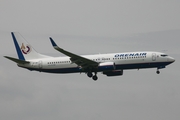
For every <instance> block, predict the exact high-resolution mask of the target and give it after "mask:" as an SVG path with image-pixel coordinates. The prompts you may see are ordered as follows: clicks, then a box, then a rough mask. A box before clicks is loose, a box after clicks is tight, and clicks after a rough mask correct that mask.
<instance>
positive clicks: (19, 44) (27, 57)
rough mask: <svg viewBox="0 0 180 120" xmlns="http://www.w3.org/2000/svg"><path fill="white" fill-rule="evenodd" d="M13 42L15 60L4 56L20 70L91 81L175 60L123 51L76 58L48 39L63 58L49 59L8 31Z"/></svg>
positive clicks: (144, 53) (156, 53)
mask: <svg viewBox="0 0 180 120" xmlns="http://www.w3.org/2000/svg"><path fill="white" fill-rule="evenodd" d="M11 35H12V39H13V41H14V45H15V48H16V52H17V55H18V59H17V58H13V57H9V56H4V57H5V58H7V59H9V60H12V61H13V62H15V63H17V65H18V66H19V67H22V68H26V69H28V70H30V71H40V72H47V73H85V74H87V76H88V77H89V78H92V79H93V80H94V81H96V80H97V79H98V77H97V73H98V72H102V74H104V75H106V76H109V77H110V76H121V75H123V71H124V70H128V69H138V70H139V69H144V68H157V71H156V73H157V74H159V73H160V71H159V69H162V68H165V67H166V66H167V65H169V64H171V63H173V62H174V61H175V59H174V58H172V57H170V56H168V55H167V54H165V53H161V52H153V51H140V52H124V53H110V54H95V55H77V54H74V53H72V52H69V51H66V50H64V49H62V48H60V47H59V46H58V45H57V44H56V43H55V42H54V40H53V39H52V38H51V37H50V38H49V39H50V41H51V44H52V46H53V47H54V49H55V50H57V51H59V52H61V53H62V54H64V55H66V56H63V57H51V56H47V55H42V54H40V53H38V52H36V51H35V49H34V48H33V47H32V46H31V45H30V44H29V43H28V42H27V41H26V40H25V39H24V38H23V37H22V36H21V35H20V34H19V33H16V32H11Z"/></svg>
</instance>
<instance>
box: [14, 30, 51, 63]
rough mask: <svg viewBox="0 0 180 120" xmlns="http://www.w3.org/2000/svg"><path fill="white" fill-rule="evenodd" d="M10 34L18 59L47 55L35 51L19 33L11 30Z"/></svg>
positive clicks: (38, 57)
mask: <svg viewBox="0 0 180 120" xmlns="http://www.w3.org/2000/svg"><path fill="white" fill-rule="evenodd" d="M11 35H12V38H13V41H14V45H15V48H16V51H17V54H18V57H19V59H20V60H31V59H40V58H47V57H48V56H45V55H42V54H39V53H38V52H36V51H35V50H34V48H33V47H32V46H31V45H30V44H29V43H28V42H27V41H26V40H25V39H24V38H23V37H22V36H21V35H20V34H19V33H15V32H11Z"/></svg>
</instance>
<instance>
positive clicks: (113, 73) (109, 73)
mask: <svg viewBox="0 0 180 120" xmlns="http://www.w3.org/2000/svg"><path fill="white" fill-rule="evenodd" d="M103 74H104V75H107V76H120V75H123V70H112V71H103Z"/></svg>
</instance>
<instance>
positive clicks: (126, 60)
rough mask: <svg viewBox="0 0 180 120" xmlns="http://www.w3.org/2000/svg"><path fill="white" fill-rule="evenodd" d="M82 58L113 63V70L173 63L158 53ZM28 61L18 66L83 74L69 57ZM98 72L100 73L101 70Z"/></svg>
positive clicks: (167, 57) (168, 57) (52, 71)
mask: <svg viewBox="0 0 180 120" xmlns="http://www.w3.org/2000/svg"><path fill="white" fill-rule="evenodd" d="M82 57H85V58H88V59H90V60H93V61H96V62H98V63H106V62H114V64H115V70H124V69H141V68H158V69H160V68H164V67H165V66H166V65H168V64H170V63H172V62H174V59H173V58H172V57H170V56H167V55H166V54H164V53H160V52H126V53H111V54H96V55H82ZM29 61H30V64H19V66H20V67H24V68H27V69H30V70H37V71H42V72H49V73H75V72H85V71H84V70H83V69H81V66H78V65H77V64H75V63H72V62H71V60H70V57H48V58H43V59H35V60H29ZM102 71H103V70H102ZM98 72H101V70H99V71H98Z"/></svg>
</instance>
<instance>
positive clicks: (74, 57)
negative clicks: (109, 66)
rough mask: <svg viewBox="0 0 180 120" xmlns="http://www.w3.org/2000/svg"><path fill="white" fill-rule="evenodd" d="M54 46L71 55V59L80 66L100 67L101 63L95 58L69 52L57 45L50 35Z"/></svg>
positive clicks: (88, 67) (86, 67)
mask: <svg viewBox="0 0 180 120" xmlns="http://www.w3.org/2000/svg"><path fill="white" fill-rule="evenodd" d="M50 40H51V43H52V46H53V47H54V49H56V50H57V51H59V52H61V53H63V54H65V55H67V56H69V57H70V60H71V61H72V62H73V63H76V64H77V65H78V66H80V67H82V68H83V69H93V68H96V67H98V65H99V63H98V62H95V61H93V60H90V59H88V58H85V57H82V56H79V55H76V54H74V53H71V52H68V51H66V50H64V49H62V48H60V47H58V46H57V44H56V43H55V42H54V40H53V39H52V38H51V37H50Z"/></svg>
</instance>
